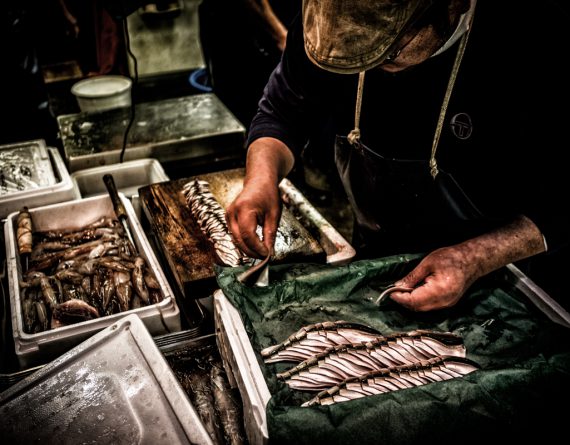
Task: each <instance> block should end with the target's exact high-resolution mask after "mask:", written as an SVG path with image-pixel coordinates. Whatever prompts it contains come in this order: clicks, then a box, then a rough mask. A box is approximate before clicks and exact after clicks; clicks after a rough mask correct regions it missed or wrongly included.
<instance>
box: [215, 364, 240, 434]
mask: <svg viewBox="0 0 570 445" xmlns="http://www.w3.org/2000/svg"><path fill="white" fill-rule="evenodd" d="M210 382H211V384H212V389H213V393H214V402H215V405H216V409H217V411H218V415H219V417H220V421H221V423H222V428H223V430H224V436H225V438H226V440H225V443H227V444H230V445H242V444H243V443H244V442H245V441H244V433H243V426H242V419H243V414H242V410H241V407H240V405H239V403H238V402H237V401H236V400H235V398H234V396H233V394H232V389H231V387H230V385H229V382H228V379H227V376H226V373H225V371H224V369H223V365H222V362H221V361H216V362H212V367H211V368H210Z"/></svg>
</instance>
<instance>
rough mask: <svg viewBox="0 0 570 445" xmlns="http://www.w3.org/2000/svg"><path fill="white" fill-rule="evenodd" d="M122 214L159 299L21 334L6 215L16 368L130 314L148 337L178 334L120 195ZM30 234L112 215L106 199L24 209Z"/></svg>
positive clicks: (16, 269)
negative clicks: (58, 326) (30, 230)
mask: <svg viewBox="0 0 570 445" xmlns="http://www.w3.org/2000/svg"><path fill="white" fill-rule="evenodd" d="M119 195H120V197H121V200H122V202H123V205H124V206H125V209H126V211H127V215H128V224H129V227H130V230H131V233H132V235H133V238H134V241H135V244H136V248H137V250H138V252H139V254H140V255H141V256H142V257H143V258H144V259H145V260H146V262H147V266H148V267H149V268H150V269H151V270H152V271H153V272H154V275H155V277H156V279H157V280H158V282H159V284H160V287H161V289H162V296H163V299H162V301H160V302H159V303H155V304H153V305H149V306H144V307H141V308H138V309H132V310H129V311H124V312H120V313H117V314H113V315H109V316H104V317H100V318H96V319H93V320H88V321H84V322H80V323H75V324H71V325H67V326H63V327H60V328H56V329H50V330H47V331H43V332H39V333H36V334H29V333H26V332H25V331H24V325H23V317H22V305H21V297H20V290H21V288H20V280H21V278H22V270H21V264H20V257H19V254H18V249H17V239H16V229H17V218H18V213H19V212H13V213H11V214H10V215H9V216H8V218H7V221H6V225H5V239H6V255H7V265H8V281H9V288H10V307H11V314H12V332H13V337H14V343H15V352H16V356H17V358H18V362H19V364H20V367H21V368H28V367H30V366H34V365H37V364H41V363H46V362H48V361H50V360H52V359H54V358H56V357H57V356H59V355H61V354H63V353H64V352H66V351H68V350H69V349H71V348H72V347H74V346H76V345H77V344H79V343H80V342H82V341H83V340H85V339H87V338H88V337H90V336H91V335H93V334H94V333H95V332H97V331H100V330H101V329H103V328H105V327H107V326H109V325H110V324H112V323H114V322H115V321H116V320H117V319H119V318H121V317H124V316H125V315H128V314H130V313H136V314H137V315H138V316H139V317H140V318H141V320H142V321H143V322H144V324H145V326H146V327H147V329H148V330H149V332H150V333H151V334H152V335H159V334H165V333H168V332H174V331H179V330H180V329H181V324H180V310H179V308H178V306H177V304H176V299H175V297H174V294H173V292H172V289H171V288H170V285H169V284H168V281H167V279H166V277H165V275H164V272H163V270H162V268H161V267H160V264H159V262H158V260H157V258H156V256H155V254H154V252H153V250H152V248H151V247H150V244H149V241H148V239H147V238H146V235H145V234H144V231H143V230H142V227H141V225H140V222H139V221H138V219H137V218H136V215H135V213H134V210H133V207H132V205H131V203H130V201H129V200H128V199H126V198H125V196H124V195H123V194H122V193H120V194H119ZM30 214H31V217H32V224H33V230H34V231H47V230H59V229H64V228H69V227H82V226H85V225H87V224H89V223H91V222H93V221H96V220H97V219H100V218H102V217H104V216H114V215H115V214H114V210H113V204H112V202H111V199H110V198H109V196H104V195H101V196H94V197H91V198H85V199H81V200H75V201H70V202H65V203H60V204H53V205H49V206H43V207H37V208H34V209H30Z"/></svg>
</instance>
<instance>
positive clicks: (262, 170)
mask: <svg viewBox="0 0 570 445" xmlns="http://www.w3.org/2000/svg"><path fill="white" fill-rule="evenodd" d="M294 163H295V158H294V156H293V153H292V152H291V150H289V148H287V146H286V145H285V144H284V143H283V142H281V141H280V140H278V139H275V138H270V137H263V138H259V139H256V140H255V141H253V142H252V144H251V145H250V146H249V149H248V151H247V160H246V173H245V180H244V186H247V185H248V183H249V182H255V183H256V184H266V185H278V184H279V182H281V180H282V179H283V178H284V177H285V176H287V174H288V173H289V172H290V171H291V169H292V168H293V165H294Z"/></svg>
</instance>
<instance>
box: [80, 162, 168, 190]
mask: <svg viewBox="0 0 570 445" xmlns="http://www.w3.org/2000/svg"><path fill="white" fill-rule="evenodd" d="M106 174H111V175H112V176H113V179H114V181H115V185H116V186H117V190H118V191H119V192H121V193H123V194H124V195H125V196H126V197H127V198H132V197H133V196H135V195H138V192H139V188H140V187H144V186H146V185H149V184H155V183H157V182H165V181H168V180H169V178H168V176H167V175H166V173H165V172H164V169H163V168H162V165H161V164H160V162H159V161H158V160H157V159H152V158H145V159H135V160H133V161H126V162H122V163H119V164H109V165H101V166H99V167H93V168H87V169H85V170H79V171H76V172H74V173H72V174H71V179H72V180H73V181H74V182H75V184H76V186H77V188H78V189H79V192H80V193H81V196H82V197H83V198H87V197H89V196H96V195H101V194H105V193H107V187H106V186H105V183H104V182H103V176H104V175H106Z"/></svg>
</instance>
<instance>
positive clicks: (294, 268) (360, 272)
mask: <svg viewBox="0 0 570 445" xmlns="http://www.w3.org/2000/svg"><path fill="white" fill-rule="evenodd" d="M419 259H421V256H419V255H398V256H392V257H387V258H380V259H376V260H362V261H356V262H353V263H352V264H348V265H344V266H329V265H322V264H320V265H319V264H290V265H276V266H271V267H270V272H269V278H270V285H269V286H268V287H247V286H244V285H241V284H240V283H239V282H237V280H236V276H237V274H239V272H241V271H242V270H243V268H233V269H232V268H220V269H218V271H217V281H218V285H219V286H220V288H221V289H222V291H223V293H224V294H225V295H226V296H227V298H228V299H229V300H230V301H231V302H232V303H233V305H234V306H235V307H236V308H237V310H238V311H239V313H240V315H241V318H242V321H243V323H244V327H245V329H246V332H247V334H248V336H249V338H250V340H251V343H252V346H253V348H254V350H255V351H256V355H257V358H258V362H259V365H260V368H261V370H262V372H263V374H264V376H265V379H266V383H267V386H268V388H269V391H270V393H271V395H272V397H271V399H270V401H269V403H268V405H267V407H266V414H267V422H268V433H269V443H270V444H278V443H283V444H285V443H287V444H290V443H306V444H317V443H326V444H346V443H356V444H368V443H378V444H416V443H417V444H426V443H438V444H441V443H454V444H462V443H482V442H486V441H489V440H492V441H493V442H496V441H497V440H504V441H508V442H509V443H513V442H512V441H513V440H517V441H522V442H523V443H528V441H529V440H530V439H531V438H534V439H540V440H541V441H543V440H547V439H549V438H551V439H552V438H555V437H557V436H558V435H559V434H562V435H563V436H566V437H568V432H567V431H568V427H570V409H568V408H565V407H564V406H565V405H566V404H567V403H568V402H569V400H570V399H569V396H570V380H569V379H570V329H567V328H565V327H563V326H561V325H559V324H557V323H554V322H552V321H551V320H550V319H549V318H548V317H547V316H546V315H545V314H544V313H543V312H541V311H540V310H538V309H537V308H536V306H534V305H533V303H531V302H530V300H529V298H528V296H527V295H525V293H523V292H522V291H520V290H519V289H517V288H516V287H515V286H514V284H513V283H514V281H513V280H512V279H511V278H512V276H513V275H512V273H511V272H509V271H508V270H507V269H504V270H500V271H498V272H496V273H494V274H491V275H490V276H488V277H486V278H485V279H482V280H480V281H479V282H477V283H476V284H475V285H474V286H473V287H472V288H471V289H470V290H469V292H467V294H466V295H465V296H464V297H463V298H462V299H461V300H460V302H459V303H458V304H457V305H456V306H454V307H453V308H449V309H445V310H440V311H432V312H429V313H415V312H411V311H408V310H405V309H403V308H402V307H401V306H399V305H397V304H395V303H394V302H393V301H391V300H390V299H387V300H386V301H385V302H384V303H382V305H381V307H380V308H379V307H378V306H376V305H375V304H374V301H375V299H376V297H377V296H378V294H379V293H380V292H381V291H382V290H384V289H386V287H388V286H389V285H390V284H392V283H393V282H394V281H395V280H397V279H399V278H401V277H402V276H404V275H405V274H406V273H407V272H408V271H409V270H411V269H412V268H413V266H414V265H415V264H417V262H418V261H419ZM326 320H330V321H335V320H346V321H351V322H357V323H362V324H366V325H369V326H372V327H374V328H376V329H378V330H379V331H380V332H382V333H386V334H387V333H391V332H395V331H408V330H413V329H434V330H439V331H450V332H453V333H456V334H459V335H461V336H462V338H463V339H464V343H465V346H466V349H467V358H469V359H471V360H473V361H475V362H476V363H477V364H478V365H479V366H480V367H481V369H480V370H477V371H475V372H473V373H471V374H468V375H466V376H464V377H461V378H456V379H452V380H448V381H444V382H437V383H430V384H427V385H423V386H419V387H416V388H409V389H404V390H399V391H393V392H391V393H386V394H380V395H375V396H369V397H365V398H361V399H356V400H352V401H350V402H343V403H337V404H335V405H330V406H313V407H308V408H305V407H301V406H300V405H301V404H302V403H303V402H304V401H306V400H308V399H310V398H312V396H313V395H315V393H305V392H301V391H297V390H292V389H289V388H288V387H287V385H285V384H284V383H283V382H281V381H278V380H277V379H276V378H275V377H274V376H275V374H276V373H277V372H280V371H283V370H285V369H288V368H289V367H291V366H292V365H293V364H292V363H277V364H268V365H266V364H264V363H263V360H262V359H261V356H260V355H259V351H260V350H261V349H262V348H264V347H267V346H270V345H273V344H276V343H279V342H281V341H283V340H284V339H286V338H287V337H288V336H289V335H290V334H292V333H293V332H296V331H297V330H298V329H300V328H301V327H302V326H305V325H308V324H312V323H317V322H322V321H326ZM242 372H247V371H245V370H242Z"/></svg>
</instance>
